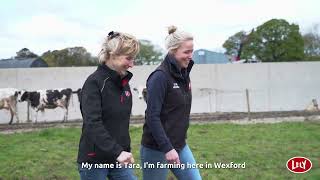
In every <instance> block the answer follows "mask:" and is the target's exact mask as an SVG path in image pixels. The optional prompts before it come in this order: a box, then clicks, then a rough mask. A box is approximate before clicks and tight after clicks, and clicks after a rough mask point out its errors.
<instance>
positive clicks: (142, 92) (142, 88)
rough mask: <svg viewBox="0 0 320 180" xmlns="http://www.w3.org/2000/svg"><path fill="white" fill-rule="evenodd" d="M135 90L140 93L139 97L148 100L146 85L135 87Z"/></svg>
mask: <svg viewBox="0 0 320 180" xmlns="http://www.w3.org/2000/svg"><path fill="white" fill-rule="evenodd" d="M133 91H135V92H136V93H138V98H139V99H142V98H143V100H144V101H145V102H147V88H146V86H141V85H140V86H138V87H134V88H133Z"/></svg>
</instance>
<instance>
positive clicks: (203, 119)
mask: <svg viewBox="0 0 320 180" xmlns="http://www.w3.org/2000/svg"><path fill="white" fill-rule="evenodd" d="M249 117H250V119H249ZM190 119H191V123H196V124H203V123H237V124H254V123H279V122H302V121H315V122H320V111H316V112H306V111H274V112H253V113H251V114H250V116H249V115H248V113H245V112H230V113H202V114H191V117H190ZM143 122H144V117H143V116H133V117H132V118H131V125H134V126H141V125H142V124H143ZM81 126H82V120H81V119H79V120H73V121H68V122H64V123H62V122H46V123H20V124H12V125H8V124H0V133H1V134H12V133H17V132H29V131H36V130H40V129H44V128H50V127H57V128H65V127H81Z"/></svg>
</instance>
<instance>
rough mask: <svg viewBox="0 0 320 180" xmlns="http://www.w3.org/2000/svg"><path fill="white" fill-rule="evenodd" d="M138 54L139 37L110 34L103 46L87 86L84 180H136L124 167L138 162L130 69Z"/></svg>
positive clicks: (83, 97) (81, 170)
mask: <svg viewBox="0 0 320 180" xmlns="http://www.w3.org/2000/svg"><path fill="white" fill-rule="evenodd" d="M138 52H139V42H138V40H137V39H136V38H135V37H133V36H131V35H129V34H125V33H121V32H113V31H112V32H110V33H109V34H108V37H107V38H106V40H105V42H104V43H103V45H102V50H101V52H100V54H99V62H100V64H99V65H98V68H97V70H96V71H95V72H93V73H92V74H91V75H90V76H89V77H88V78H87V80H86V81H85V83H84V85H83V88H82V90H81V95H80V109H81V114H82V117H83V126H82V134H81V138H80V143H79V152H78V160H77V162H78V168H79V173H80V178H81V179H82V180H87V179H95V180H102V179H103V180H105V179H106V178H107V177H108V178H109V179H121V180H131V179H136V177H135V176H134V173H133V171H132V169H129V168H126V167H125V166H124V165H125V164H128V163H133V162H134V159H133V156H132V153H131V152H130V151H131V147H130V135H129V119H130V114H131V108H132V96H131V91H130V87H129V84H128V81H129V80H130V79H131V77H132V73H131V72H129V71H128V69H129V68H131V67H133V61H134V58H135V56H136V55H137V54H138ZM101 165H106V166H103V168H101ZM120 166H121V167H120Z"/></svg>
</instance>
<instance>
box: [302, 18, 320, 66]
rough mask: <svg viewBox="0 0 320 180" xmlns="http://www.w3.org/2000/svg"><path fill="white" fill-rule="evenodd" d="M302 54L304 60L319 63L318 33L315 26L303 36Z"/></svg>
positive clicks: (319, 36) (317, 26) (319, 43)
mask: <svg viewBox="0 0 320 180" xmlns="http://www.w3.org/2000/svg"><path fill="white" fill-rule="evenodd" d="M303 41H304V54H305V59H306V60H313V61H320V33H319V25H318V24H316V25H314V26H313V27H312V29H311V30H309V32H307V33H306V34H304V35H303Z"/></svg>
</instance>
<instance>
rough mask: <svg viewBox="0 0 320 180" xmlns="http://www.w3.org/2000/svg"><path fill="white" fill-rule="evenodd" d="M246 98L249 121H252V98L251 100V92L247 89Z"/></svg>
mask: <svg viewBox="0 0 320 180" xmlns="http://www.w3.org/2000/svg"><path fill="white" fill-rule="evenodd" d="M246 96H247V107H248V119H249V121H250V120H251V114H250V98H249V90H248V89H246Z"/></svg>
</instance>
